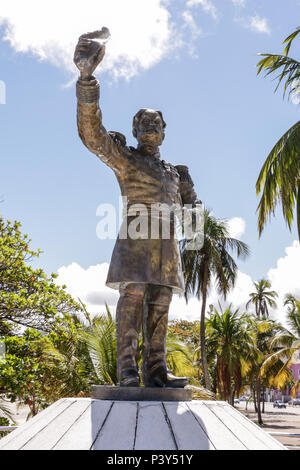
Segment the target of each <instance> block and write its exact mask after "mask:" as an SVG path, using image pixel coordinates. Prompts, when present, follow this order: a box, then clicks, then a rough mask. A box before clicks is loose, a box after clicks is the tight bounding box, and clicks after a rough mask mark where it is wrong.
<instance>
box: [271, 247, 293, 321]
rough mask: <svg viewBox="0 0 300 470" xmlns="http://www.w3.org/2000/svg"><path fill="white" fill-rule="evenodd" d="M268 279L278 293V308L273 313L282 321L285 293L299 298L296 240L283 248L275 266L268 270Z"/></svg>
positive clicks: (283, 317)
mask: <svg viewBox="0 0 300 470" xmlns="http://www.w3.org/2000/svg"><path fill="white" fill-rule="evenodd" d="M268 279H269V281H270V282H271V284H272V289H273V290H275V291H276V292H277V293H278V295H279V298H278V302H277V304H278V309H277V310H276V311H275V312H274V315H275V316H276V317H277V318H278V319H279V320H280V321H282V322H284V320H285V307H284V306H283V300H284V296H285V294H288V293H291V294H293V295H295V296H296V297H298V298H300V245H299V242H298V241H296V240H295V241H294V242H293V244H292V245H291V246H288V247H287V248H285V256H284V257H282V258H279V259H278V260H277V266H276V268H272V269H270V270H269V271H268Z"/></svg>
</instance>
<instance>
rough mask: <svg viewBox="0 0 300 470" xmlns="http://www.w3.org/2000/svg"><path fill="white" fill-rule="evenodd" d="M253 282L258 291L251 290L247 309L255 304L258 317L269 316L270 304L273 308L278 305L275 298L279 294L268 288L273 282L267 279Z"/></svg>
mask: <svg viewBox="0 0 300 470" xmlns="http://www.w3.org/2000/svg"><path fill="white" fill-rule="evenodd" d="M253 284H254V286H255V289H256V292H251V294H249V296H250V300H249V301H248V302H247V304H246V309H248V307H249V306H250V305H251V304H253V305H255V313H256V316H257V317H258V318H260V317H261V318H263V317H268V316H269V309H268V306H269V307H271V308H276V307H277V304H276V302H275V300H274V298H275V297H278V294H277V292H275V291H274V290H268V289H270V288H271V283H270V282H269V281H267V280H266V279H261V280H260V281H258V282H254V283H253Z"/></svg>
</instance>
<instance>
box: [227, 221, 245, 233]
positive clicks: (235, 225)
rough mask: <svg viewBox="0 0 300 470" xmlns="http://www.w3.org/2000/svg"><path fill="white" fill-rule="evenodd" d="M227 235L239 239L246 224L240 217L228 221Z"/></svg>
mask: <svg viewBox="0 0 300 470" xmlns="http://www.w3.org/2000/svg"><path fill="white" fill-rule="evenodd" d="M228 226H229V235H230V237H232V238H241V237H242V235H243V234H244V233H245V230H246V222H245V220H244V219H243V218H242V217H233V218H232V219H229V220H228Z"/></svg>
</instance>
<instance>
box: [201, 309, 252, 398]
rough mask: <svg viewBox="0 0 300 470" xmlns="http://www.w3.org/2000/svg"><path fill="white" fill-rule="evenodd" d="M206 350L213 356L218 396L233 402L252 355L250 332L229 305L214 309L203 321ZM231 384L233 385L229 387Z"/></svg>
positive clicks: (245, 323) (245, 318)
mask: <svg viewBox="0 0 300 470" xmlns="http://www.w3.org/2000/svg"><path fill="white" fill-rule="evenodd" d="M206 328H207V349H208V351H209V355H210V356H211V355H212V356H215V357H216V368H217V387H218V391H219V393H220V395H221V399H223V400H227V401H228V402H229V403H232V404H233V400H234V395H235V392H236V393H237V396H239V394H240V390H241V386H242V378H243V375H245V373H246V371H248V369H249V359H250V358H252V357H253V349H254V335H253V331H252V328H251V326H250V324H249V323H248V322H247V317H246V316H245V315H240V314H239V310H238V309H237V310H235V311H234V310H232V307H231V305H230V306H229V307H228V308H227V309H226V310H225V311H224V312H221V313H219V312H218V311H217V310H216V309H214V311H213V312H212V313H211V315H210V317H209V319H208V320H207V322H206ZM232 384H234V388H233V390H232Z"/></svg>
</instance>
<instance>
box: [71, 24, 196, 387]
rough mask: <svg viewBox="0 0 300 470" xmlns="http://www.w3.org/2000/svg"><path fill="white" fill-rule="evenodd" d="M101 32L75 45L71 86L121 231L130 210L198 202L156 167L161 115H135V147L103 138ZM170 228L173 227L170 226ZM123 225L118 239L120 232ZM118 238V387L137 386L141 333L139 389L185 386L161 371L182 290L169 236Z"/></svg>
mask: <svg viewBox="0 0 300 470" xmlns="http://www.w3.org/2000/svg"><path fill="white" fill-rule="evenodd" d="M108 35H109V32H108V30H107V28H102V30H101V31H96V32H94V33H87V34H84V35H82V36H81V37H80V38H79V41H78V44H77V47H76V50H75V54H74V62H75V64H76V66H77V67H78V69H79V71H80V77H79V79H78V81H77V100H78V108H77V122H78V132H79V136H80V138H81V140H82V142H83V143H84V145H86V147H87V148H88V149H89V150H90V151H91V152H93V153H94V154H95V155H97V157H99V158H100V159H101V160H102V161H103V162H104V163H106V165H108V166H109V167H110V168H111V169H112V170H113V171H114V173H115V175H116V177H117V180H118V183H119V185H120V189H121V193H122V196H124V197H126V198H127V204H128V208H129V210H128V212H127V214H126V215H125V218H124V220H123V224H125V223H126V227H128V223H129V222H130V220H131V219H132V216H131V215H130V207H132V206H133V205H136V204H143V207H145V206H146V208H147V207H149V208H150V205H152V204H155V203H161V204H164V205H167V206H170V207H171V206H172V205H174V204H181V206H182V205H184V204H190V205H192V206H195V205H196V204H197V203H198V202H200V201H198V199H197V195H196V193H195V191H194V189H193V186H194V185H193V182H192V179H191V177H190V175H189V172H188V168H187V167H186V166H183V165H177V166H172V165H171V164H169V163H166V162H165V161H164V160H161V157H160V152H159V147H160V145H161V144H162V142H163V140H164V135H165V127H166V123H165V121H164V119H163V116H162V113H161V112H160V111H156V110H153V109H141V110H140V111H138V112H137V114H136V115H135V116H134V118H133V128H132V131H133V135H134V137H135V138H136V139H137V141H138V146H137V148H133V147H127V146H126V139H125V137H124V136H123V135H122V134H120V133H118V132H107V131H106V129H105V128H104V127H103V125H102V114H101V110H100V108H99V104H98V101H99V82H98V80H96V78H95V77H93V75H92V74H93V72H94V70H95V69H96V67H97V66H98V64H99V63H100V62H101V60H102V59H103V57H104V53H105V46H104V44H103V43H101V42H99V41H97V39H99V38H103V37H107V36H108ZM171 224H173V225H174V220H172V219H171ZM123 228H124V227H123V225H122V227H121V230H120V234H121V232H122V231H124V230H123ZM120 234H119V237H118V239H117V241H116V244H115V247H114V251H113V254H112V259H111V263H110V268H109V272H108V277H107V285H108V286H109V287H112V288H113V289H118V290H119V292H120V298H119V301H118V305H117V311H116V325H117V366H118V381H119V384H120V385H121V386H139V384H140V378H139V371H138V366H137V361H138V348H139V334H140V331H141V329H142V330H143V368H142V371H143V382H144V385H145V386H148V387H179V388H180V387H184V386H185V385H187V384H188V380H187V378H185V377H175V376H174V375H173V374H172V373H171V371H169V370H168V368H167V364H166V334H167V325H168V310H169V305H170V302H171V298H172V293H173V292H176V293H181V292H183V291H184V279H183V274H182V268H181V260H180V253H179V249H178V242H177V239H176V237H174V236H172V234H170V237H169V238H164V237H162V236H159V237H154V238H153V237H152V238H151V237H150V238H149V237H147V238H143V237H141V238H136V237H134V238H131V237H130V236H128V237H123V236H122V237H121V236H120Z"/></svg>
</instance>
